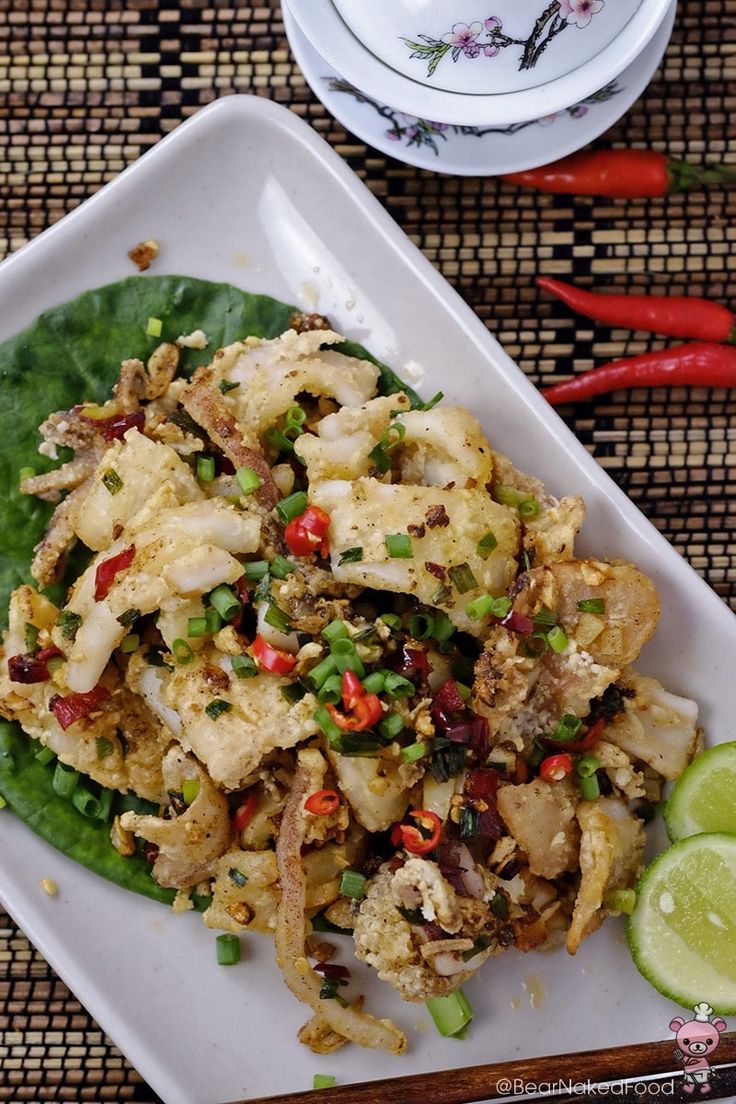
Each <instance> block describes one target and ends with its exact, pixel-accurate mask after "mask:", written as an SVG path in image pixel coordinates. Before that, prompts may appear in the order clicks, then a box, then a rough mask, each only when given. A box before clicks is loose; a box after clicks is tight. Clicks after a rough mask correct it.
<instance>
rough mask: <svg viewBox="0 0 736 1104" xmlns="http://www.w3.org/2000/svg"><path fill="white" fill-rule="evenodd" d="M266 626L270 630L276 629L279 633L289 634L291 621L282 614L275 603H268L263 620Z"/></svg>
mask: <svg viewBox="0 0 736 1104" xmlns="http://www.w3.org/2000/svg"><path fill="white" fill-rule="evenodd" d="M263 620H264V621H265V622H266V624H267V625H270V626H271V628H272V629H277V630H278V632H281V633H290V632H291V621H290V620H289V617H288V614H286V613H284V611H283V610H282V609H281V607H280V606H277V605H276V603H275V602H269V603H268V609H267V610H266V615H265V617H264V618H263Z"/></svg>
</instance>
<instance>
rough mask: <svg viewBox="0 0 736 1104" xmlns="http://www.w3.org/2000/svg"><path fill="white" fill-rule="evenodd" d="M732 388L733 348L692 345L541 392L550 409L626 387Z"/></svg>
mask: <svg viewBox="0 0 736 1104" xmlns="http://www.w3.org/2000/svg"><path fill="white" fill-rule="evenodd" d="M689 386H692V387H734V386H736V348H734V347H733V346H731V345H711V344H705V343H700V342H693V343H692V344H689V345H675V346H674V347H673V348H670V349H659V350H658V351H657V352H656V353H642V354H641V355H640V356H632V357H625V358H624V359H623V360H612V361H611V362H610V363H609V364H602V365H601V366H600V368H591V369H590V371H589V372H582V373H581V374H580V375H579V376H574V377H573V378H572V379H571V380H566V381H565V382H564V383H556V384H553V386H552V387H545V388H543V389H542V394H543V395H544V397H545V398H546V399H547V401H548V402H550V403H551V404H552V406H559V405H560V404H561V403H568V402H579V401H580V400H581V399H590V398H592V396H593V395H602V394H604V393H605V392H606V391H616V390H619V389H623V388H628V387H689Z"/></svg>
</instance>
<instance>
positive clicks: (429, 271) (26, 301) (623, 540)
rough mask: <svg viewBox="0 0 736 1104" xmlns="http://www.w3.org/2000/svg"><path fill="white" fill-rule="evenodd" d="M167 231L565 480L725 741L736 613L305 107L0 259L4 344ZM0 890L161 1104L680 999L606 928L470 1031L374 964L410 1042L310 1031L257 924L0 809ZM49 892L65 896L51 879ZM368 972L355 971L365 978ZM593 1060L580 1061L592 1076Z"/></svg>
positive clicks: (235, 102)
mask: <svg viewBox="0 0 736 1104" xmlns="http://www.w3.org/2000/svg"><path fill="white" fill-rule="evenodd" d="M146 238H157V239H158V240H159V241H160V242H161V253H160V257H159V259H158V261H157V262H156V264H155V267H154V268H153V272H155V273H157V274H162V273H180V274H185V275H191V276H198V277H202V278H205V279H212V280H218V281H229V282H231V283H234V284H237V285H239V286H241V287H243V288H246V289H248V290H251V291H257V292H267V293H269V294H271V295H274V296H277V297H278V298H280V299H284V300H287V301H292V302H295V303H299V304H300V305H302V306H303V307H304V308H306V309H319V310H320V311H323V312H324V313H326V314H328V315H329V316H330V318H331V319H332V320H333V322H334V323H335V326H336V328H337V329H341V330H342V331H343V332H344V333H345V334H347V336H349V337H351V338H355V339H357V340H359V341H362V342H364V344H366V345H367V346H368V347H369V348H370V349H371V350H372V352H373V353H374V354H376V355H377V356H378V357H381V358H382V359H383V360H385V361H386V362H388V363H389V364H391V365H392V366H393V367H394V368H395V369H396V370H397V371H398V372H399V373H400V374H401V373H404V374H405V375H406V376H408V375H409V372H410V371H411V370H412V369H415V368H417V366H421V368H422V369H423V370H424V378H423V380H422V381H421V382H419V383H418V384H417V386H418V387H419V389H420V390H421V391H422V392H423V393H424V395H425V396H426V397H429V396H431V395H433V394H434V393H435V392H436V391H437V390H439V389H442V390H444V392H445V394H446V396H447V397H448V399H450V400H451V401H455V402H460V403H464V404H466V405H467V406H468V407H469V408H470V409H471V410H473V411H474V412H475V414H476V415H477V416H478V417H479V418H480V420H481V422H482V423H483V425H484V426H485V428H486V431H487V433H488V435H489V438H490V440H491V442H492V443H493V444H494V446H496V447H498V448H500V449H502V450H504V451H508V453H509V454H510V455H511V456H512V457H513V458H514V460H515V461H516V462H517V464H518V465H519V466H520V467H523V468H525V469H527V470H528V471H530V472H533V473H536V474H538V475H541V476H542V477H543V478H545V479H546V482H547V484H548V486H549V487H550V489H551V490H552V491H553V492H555V493H560V494H561V493H565V492H568V493H569V492H579V493H581V494H582V495H583V496H584V498H585V500H586V502H587V504H588V510H589V514H588V520H587V522H586V525H585V528H584V538H583V540H581V542H580V547H581V548H582V549H584V550H588V551H593V550H594V551H596V552H597V553H598V554H600V555H602V556H607V557H612V556H622V557H624V558H626V559H630V560H632V561H634V562H636V563H637V564H638V565H639V566H640V567H642V568H643V570H645V571H646V572H648V574H649V575H651V576H652V577H653V578H654V580H655V581H656V584H657V587H658V589H659V593H660V596H661V600H662V607H663V616H662V623H661V625H660V628H659V630H658V633H657V636H656V638H655V641H654V642H653V644H651V645H650V646H649V647H648V648H647V650H646V653H645V657H644V660H643V662H642V665H641V666H642V667H643V669H645V670H646V671H648V672H650V673H652V674H655V675H658V676H660V677H661V678H662V679H663V681H664V682H665V684H666V685H667V686H668V687H669V688H670V689H672V690H673V691H675V692H677V693H682V694H685V695H688V696H691V697H694V698H696V699H697V700H698V701H699V702H700V703H701V706H702V718H703V722H704V724H705V726H706V731H707V732H708V733H709V735H710V738H711V740H719V739H726V738H728V737H729V736H731V735H732V732H731V727H730V726H731V723H732V719H733V717H734V716H735V715H736V679H734V678H733V674H732V665H733V661H732V657H733V654H734V652H735V651H736V619H734V617H733V615H732V614H731V613H730V612H729V611H728V610H727V609H726V608H725V606H723V604H722V603H721V602H720V600H719V599H718V598H717V597H716V595H715V594H714V593H713V592H712V591H711V590H710V589H709V588H708V587H707V586H706V585H705V583H703V582H702V580H701V579H699V578H698V577H697V576H696V574H695V573H694V572H693V571H692V570H691V568H690V567H688V566H687V564H686V563H685V562H684V561H683V560H682V559H681V558H680V557H679V556H678V555H677V554H676V553H675V552H674V551H673V549H672V548H671V547H670V546H669V545H668V544H667V543H666V542H665V541H664V540H663V539H662V538H661V537H660V536H659V535H658V534H657V532H656V531H655V530H654V529H653V528H652V526H651V525H650V524H649V523H648V522H647V521H646V520H645V519H644V518H643V517H642V515H641V514H640V513H639V512H638V511H637V510H636V508H635V507H634V506H633V505H632V504H631V503H630V502H629V500H628V499H627V498H626V497H625V496H624V495H623V494H622V493H621V492H620V491H619V490H618V489H617V488H616V487H615V486H614V484H613V483H612V482H611V480H610V479H609V478H608V476H607V475H605V474H604V472H603V471H602V470H601V469H600V468H599V467H598V466H597V464H596V463H595V462H594V461H593V460H592V459H591V458H590V457H589V456H588V454H587V453H586V452H585V450H584V449H583V448H582V446H581V445H580V444H579V443H578V442H577V441H576V440H575V438H574V437H573V435H572V434H571V433H570V432H569V431H568V430H567V429H566V428H565V426H564V425H563V423H562V422H561V421H560V419H559V418H558V416H557V415H556V414H555V413H554V412H553V411H552V410H551V409H550V407H549V406H548V405H547V404H546V403H545V401H544V400H543V399H541V398H540V396H539V395H538V394H537V392H536V391H535V389H534V388H533V387H532V386H531V385H530V384H529V383H528V382H527V380H526V379H525V378H524V376H523V374H522V373H521V372H520V371H519V370H518V368H516V366H515V365H514V364H513V363H512V362H511V361H510V360H509V358H508V357H507V356H506V355H505V354H504V352H503V351H502V349H501V348H500V346H499V345H498V343H497V342H496V341H495V340H494V339H493V338H492V337H491V336H489V334H488V332H487V331H486V329H485V327H484V326H483V325H482V324H481V323H480V321H479V320H478V319H477V318H476V317H475V315H474V314H473V313H472V311H470V310H469V308H468V307H467V306H466V305H465V304H464V303H463V302H462V301H461V299H460V298H459V296H458V295H457V294H456V293H455V292H454V291H453V290H452V288H450V286H449V285H448V284H447V283H446V282H445V281H444V280H443V279H442V277H440V276H439V275H438V274H437V272H435V270H434V269H433V268H432V266H431V265H430V264H429V263H428V261H427V260H425V258H424V257H422V255H421V254H420V253H419V251H418V250H417V249H416V248H415V247H414V246H413V245H411V243H410V242H409V241H408V239H407V238H406V237H405V236H404V234H403V233H402V232H401V231H400V230H399V229H398V228H397V226H396V225H395V224H394V223H393V221H392V220H391V219H390V218H389V216H388V215H387V214H386V213H385V211H384V210H383V209H382V208H381V206H380V204H379V203H378V202H377V201H376V200H375V199H374V198H373V197H372V196H371V195H370V193H369V192H368V190H367V189H366V188H365V187H364V186H363V185H362V184H361V183H360V182H359V181H358V179H357V178H356V177H355V176H354V175H353V173H352V172H351V171H350V170H349V169H348V168H347V166H346V165H345V164H344V163H343V162H342V161H341V160H340V158H339V157H338V156H337V155H336V154H335V153H334V152H333V151H332V150H331V149H330V148H329V147H328V146H327V145H326V144H325V143H324V142H323V141H322V140H321V139H320V138H318V137H317V136H316V135H315V134H314V133H313V131H312V130H310V128H309V127H308V126H306V125H305V124H304V123H303V122H300V121H299V120H298V119H297V118H296V116H294V115H293V114H291V113H290V112H288V111H286V110H285V109H283V108H280V107H277V106H275V105H274V104H272V103H270V102H268V101H265V100H262V99H255V98H250V97H239V96H234V97H230V98H227V99H223V100H220V101H218V102H217V103H215V104H214V105H213V106H211V107H209V108H206V109H205V110H204V111H202V112H200V113H199V114H198V115H196V116H195V118H194V119H193V120H191V121H190V122H188V123H186V124H185V125H184V126H182V127H180V128H179V129H178V130H177V131H176V132H175V133H174V134H173V135H171V136H170V137H169V138H167V139H166V140H165V141H163V142H161V143H160V144H159V145H158V146H156V148H155V149H154V150H153V151H151V153H149V154H147V155H146V156H145V157H143V158H142V159H141V160H140V161H139V162H138V163H137V164H135V165H134V166H133V167H132V168H130V169H129V170H128V171H127V172H125V173H124V174H123V175H122V176H121V177H120V178H119V179H117V180H116V181H114V182H113V183H112V184H111V185H109V186H108V187H107V188H105V189H104V190H103V191H102V192H100V193H99V194H98V195H96V196H94V198H92V199H91V200H89V201H88V202H87V203H85V204H84V205H83V206H82V207H80V208H79V209H78V210H76V211H74V212H73V213H72V214H71V215H69V216H68V217H67V218H65V219H64V220H63V221H62V222H61V223H59V224H58V225H57V226H55V227H53V228H52V229H51V230H49V231H47V232H46V233H45V234H43V235H41V237H40V238H39V239H37V240H36V241H34V242H32V243H31V244H30V245H28V246H27V247H25V248H24V249H22V250H21V251H20V252H19V253H17V254H16V255H15V256H13V257H10V258H9V259H8V260H7V261H5V263H4V264H3V265H2V266H1V267H0V303H1V304H2V312H1V316H0V339H4V338H6V337H9V336H11V334H13V333H14V332H16V331H17V330H19V329H20V328H21V327H22V326H24V325H26V324H27V323H29V322H31V321H32V320H33V318H34V317H35V316H36V315H37V314H39V313H40V312H41V311H42V310H45V309H46V308H48V307H51V306H55V305H56V304H58V303H61V302H63V301H65V300H68V299H70V298H72V297H73V296H74V295H76V294H78V293H79V292H82V291H84V290H86V289H88V288H92V287H95V286H97V285H100V284H104V283H107V282H109V281H111V280H116V279H119V278H121V277H124V276H127V275H129V274H130V273H131V265H130V262H129V260H128V259H127V252H128V250H129V249H130V248H131V247H132V246H133V245H135V244H136V243H137V242H139V241H141V240H142V239H146ZM0 874H1V881H0V894H1V895H2V900H3V903H4V904H5V905H6V907H7V908H8V910H9V911H10V912H11V913H12V914H13V915H14V916H15V918H16V920H17V921H18V923H19V924H20V925H21V926H22V927H23V928H24V929H25V931H26V932H27V933H28V935H29V936H30V938H31V939H32V940H33V942H34V943H35V944H36V946H37V947H39V948H40V950H41V951H42V953H43V954H44V955H46V957H47V958H48V960H49V962H50V963H51V964H52V966H53V967H54V968H55V969H56V970H57V971H58V973H59V974H60V975H61V977H62V978H63V979H64V980H65V981H66V982H67V983H68V984H69V985H70V986H71V988H72V989H73V990H74V992H75V993H76V994H77V996H78V997H79V999H80V1000H81V1001H82V1002H83V1003H84V1004H85V1005H86V1007H87V1008H88V1009H89V1010H90V1012H91V1013H92V1014H93V1015H94V1016H95V1017H96V1018H97V1020H98V1021H99V1022H100V1024H101V1025H102V1026H103V1028H104V1029H105V1030H106V1031H107V1032H108V1033H109V1034H110V1035H111V1036H112V1038H113V1039H114V1040H115V1041H116V1043H117V1044H118V1045H119V1046H120V1047H121V1048H122V1050H123V1051H124V1052H125V1054H126V1055H127V1056H128V1057H129V1058H130V1060H131V1061H132V1062H133V1064H134V1065H135V1066H136V1067H137V1068H138V1070H139V1071H140V1072H141V1074H142V1075H143V1076H144V1077H145V1078H147V1080H148V1081H149V1082H150V1083H151V1085H152V1086H153V1088H154V1089H155V1090H156V1091H157V1092H158V1093H159V1094H160V1095H161V1096H162V1097H163V1099H164V1100H165V1101H166V1102H167V1104H204V1102H214V1101H226V1100H232V1099H235V1098H241V1097H245V1098H248V1097H258V1096H267V1095H271V1094H276V1093H281V1092H288V1091H297V1090H304V1089H307V1088H309V1087H311V1083H312V1075H313V1073H315V1072H323V1073H326V1072H330V1073H334V1074H335V1075H336V1077H337V1078H338V1081H339V1083H341V1084H346V1083H348V1082H350V1081H361V1080H369V1079H373V1078H376V1077H381V1076H385V1077H390V1076H398V1075H400V1074H410V1073H421V1072H429V1071H432V1070H437V1069H442V1068H448V1067H453V1066H463V1065H471V1064H474V1063H479V1062H490V1061H495V1060H502V1059H511V1058H514V1057H521V1056H532V1055H541V1054H546V1053H562V1052H565V1051H570V1050H576V1049H583V1048H586V1049H587V1048H591V1049H593V1048H595V1049H599V1048H604V1047H608V1046H613V1045H617V1044H625V1043H634V1042H643V1041H646V1040H651V1039H656V1038H666V1037H667V1035H668V1023H669V1020H670V1019H671V1017H672V1014H673V1010H674V1006H673V1005H671V1004H670V1003H669V1002H668V1001H666V1000H664V999H663V998H661V997H659V996H658V995H657V994H656V993H654V992H653V991H652V990H651V989H650V988H649V987H648V985H647V984H646V983H645V982H644V981H643V980H642V979H641V978H640V977H639V975H638V974H637V972H636V970H635V969H634V967H633V965H632V964H631V961H630V958H629V955H628V952H627V950H626V946H625V942H624V936H623V928H622V926H621V925H620V923H619V922H609V923H607V924H606V925H605V926H604V928H603V929H602V930H600V931H599V932H597V933H596V935H595V936H593V937H592V938H591V939H589V940H588V941H587V942H586V944H585V946H584V948H583V949H582V951H581V952H580V953H579V954H578V956H577V957H576V958H574V959H572V958H569V957H568V956H567V954H566V953H565V952H564V951H560V952H557V953H554V954H547V955H541V954H528V955H526V956H522V955H520V954H517V953H515V952H514V953H508V954H505V955H503V956H501V957H500V958H499V959H497V960H495V961H492V962H490V963H488V964H487V965H486V966H485V967H484V968H483V969H482V970H481V971H480V976H479V977H478V978H477V979H476V980H474V981H473V982H472V983H471V984H469V985H468V986H467V993H468V996H469V997H470V999H471V1001H472V1003H473V1005H474V1007H475V1011H476V1018H475V1021H474V1023H473V1026H472V1029H471V1032H470V1036H469V1038H468V1039H467V1040H466V1041H464V1042H458V1041H454V1040H444V1039H441V1038H440V1037H439V1036H438V1035H437V1033H436V1031H435V1030H434V1028H433V1027H432V1025H431V1023H430V1022H429V1018H428V1016H427V1014H426V1013H425V1011H424V1008H423V1006H422V1005H409V1004H402V1002H400V1001H399V999H398V998H395V997H394V994H393V990H391V989H390V988H389V987H388V986H385V985H382V984H381V983H378V982H375V981H374V979H373V978H371V979H370V980H368V979H367V978H366V983H365V985H364V986H363V985H362V983H361V987H362V988H363V989H364V991H365V992H366V993H367V996H368V1006H369V1007H370V1008H371V1009H372V1010H373V1011H376V1012H378V1013H380V1014H382V1015H391V1016H393V1017H394V1018H395V1019H396V1021H397V1022H398V1023H399V1024H400V1025H401V1026H402V1027H404V1028H405V1029H406V1030H407V1032H408V1034H409V1037H410V1049H409V1053H408V1054H407V1055H405V1056H404V1057H402V1058H393V1057H390V1056H387V1055H384V1054H376V1053H373V1052H366V1051H362V1050H360V1049H359V1048H358V1047H355V1046H348V1047H345V1048H343V1049H342V1050H341V1051H339V1052H338V1053H336V1054H335V1055H333V1056H331V1057H315V1056H314V1055H312V1054H311V1052H309V1051H308V1050H306V1049H305V1048H303V1047H301V1046H300V1044H299V1043H298V1042H297V1040H296V1033H297V1030H298V1028H299V1027H300V1026H301V1025H302V1023H304V1022H305V1020H306V1019H307V1018H308V1010H307V1009H306V1008H305V1007H304V1006H301V1005H299V1004H298V1003H297V1001H296V1000H295V999H294V998H293V997H292V996H291V995H290V993H289V992H288V991H287V990H286V988H285V986H284V984H283V981H282V980H281V976H280V974H279V972H278V970H277V968H276V966H275V964H274V962H273V948H272V945H271V943H270V941H269V940H268V939H267V938H265V937H260V936H256V935H245V936H244V937H243V944H244V956H243V957H244V960H243V962H242V964H241V965H240V966H237V967H233V968H230V969H223V968H221V967H218V966H217V964H216V959H215V946H214V938H215V937H214V933H213V932H211V931H209V930H207V929H206V928H205V927H204V926H203V925H202V923H201V920H200V918H199V917H198V916H196V915H193V914H187V915H184V916H174V915H172V914H170V913H169V912H168V911H167V910H166V909H165V908H164V907H163V906H161V905H158V904H155V903H153V902H150V901H147V900H145V899H143V898H139V897H136V896H134V895H133V894H130V893H127V892H126V891H124V890H121V889H118V888H116V887H115V886H112V885H109V884H108V883H106V882H104V881H102V880H101V879H99V878H97V877H95V876H94V875H92V874H89V873H88V872H87V871H85V870H83V869H82V868H81V867H78V866H76V865H75V864H74V863H72V862H70V861H69V860H67V859H66V858H65V857H64V856H62V855H60V854H59V853H57V852H55V851H54V850H53V849H52V848H50V847H49V846H47V845H46V844H45V843H43V842H42V841H40V840H39V839H37V838H36V837H35V836H34V835H33V834H32V833H31V832H30V831H29V830H28V829H27V828H26V827H25V826H24V825H23V824H21V823H20V822H19V821H17V820H16V819H15V818H14V817H13V816H12V815H10V814H8V813H2V814H1V815H0ZM45 877H52V878H54V880H55V881H56V882H57V883H58V885H59V895H58V897H56V898H50V897H47V896H46V895H45V894H44V893H43V891H42V890H41V888H40V885H39V883H40V881H41V879H42V878H45ZM359 976H361V977H362V976H363V975H362V974H359ZM581 1072H583V1071H581Z"/></svg>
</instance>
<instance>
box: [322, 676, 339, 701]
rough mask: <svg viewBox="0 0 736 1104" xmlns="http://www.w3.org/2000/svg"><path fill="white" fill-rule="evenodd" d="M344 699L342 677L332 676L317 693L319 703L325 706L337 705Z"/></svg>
mask: <svg viewBox="0 0 736 1104" xmlns="http://www.w3.org/2000/svg"><path fill="white" fill-rule="evenodd" d="M341 697H342V675H330V677H329V678H328V679H325V681H324V682H323V683H322V686H321V687H320V688H319V690H318V691H317V701H319V702H322V704H323V705H327V704H329V705H337V703H338V702H339V701H340V699H341Z"/></svg>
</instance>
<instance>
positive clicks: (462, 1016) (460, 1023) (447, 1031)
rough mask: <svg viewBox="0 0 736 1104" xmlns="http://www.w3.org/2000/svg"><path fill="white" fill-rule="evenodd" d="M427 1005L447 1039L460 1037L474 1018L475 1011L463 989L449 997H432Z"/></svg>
mask: <svg viewBox="0 0 736 1104" xmlns="http://www.w3.org/2000/svg"><path fill="white" fill-rule="evenodd" d="M425 1003H426V1008H427V1011H428V1012H429V1014H430V1016H431V1017H432V1019H433V1020H434V1022H435V1026H436V1028H437V1030H438V1031H439V1033H440V1035H442V1036H444V1037H445V1038H446V1039H452V1038H457V1037H458V1036H460V1035H461V1033H462V1032H464V1031H465V1029H466V1027H467V1026H468V1024H469V1023H470V1021H471V1020H472V1018H473V1009H472V1008H471V1007H470V1002H469V1001H468V998H467V997H466V996H465V994H464V993H463V991H462V989H456V990H455V992H454V993H450V995H449V996H447V997H430V999H429V1000H428V1001H426V1002H425Z"/></svg>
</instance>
